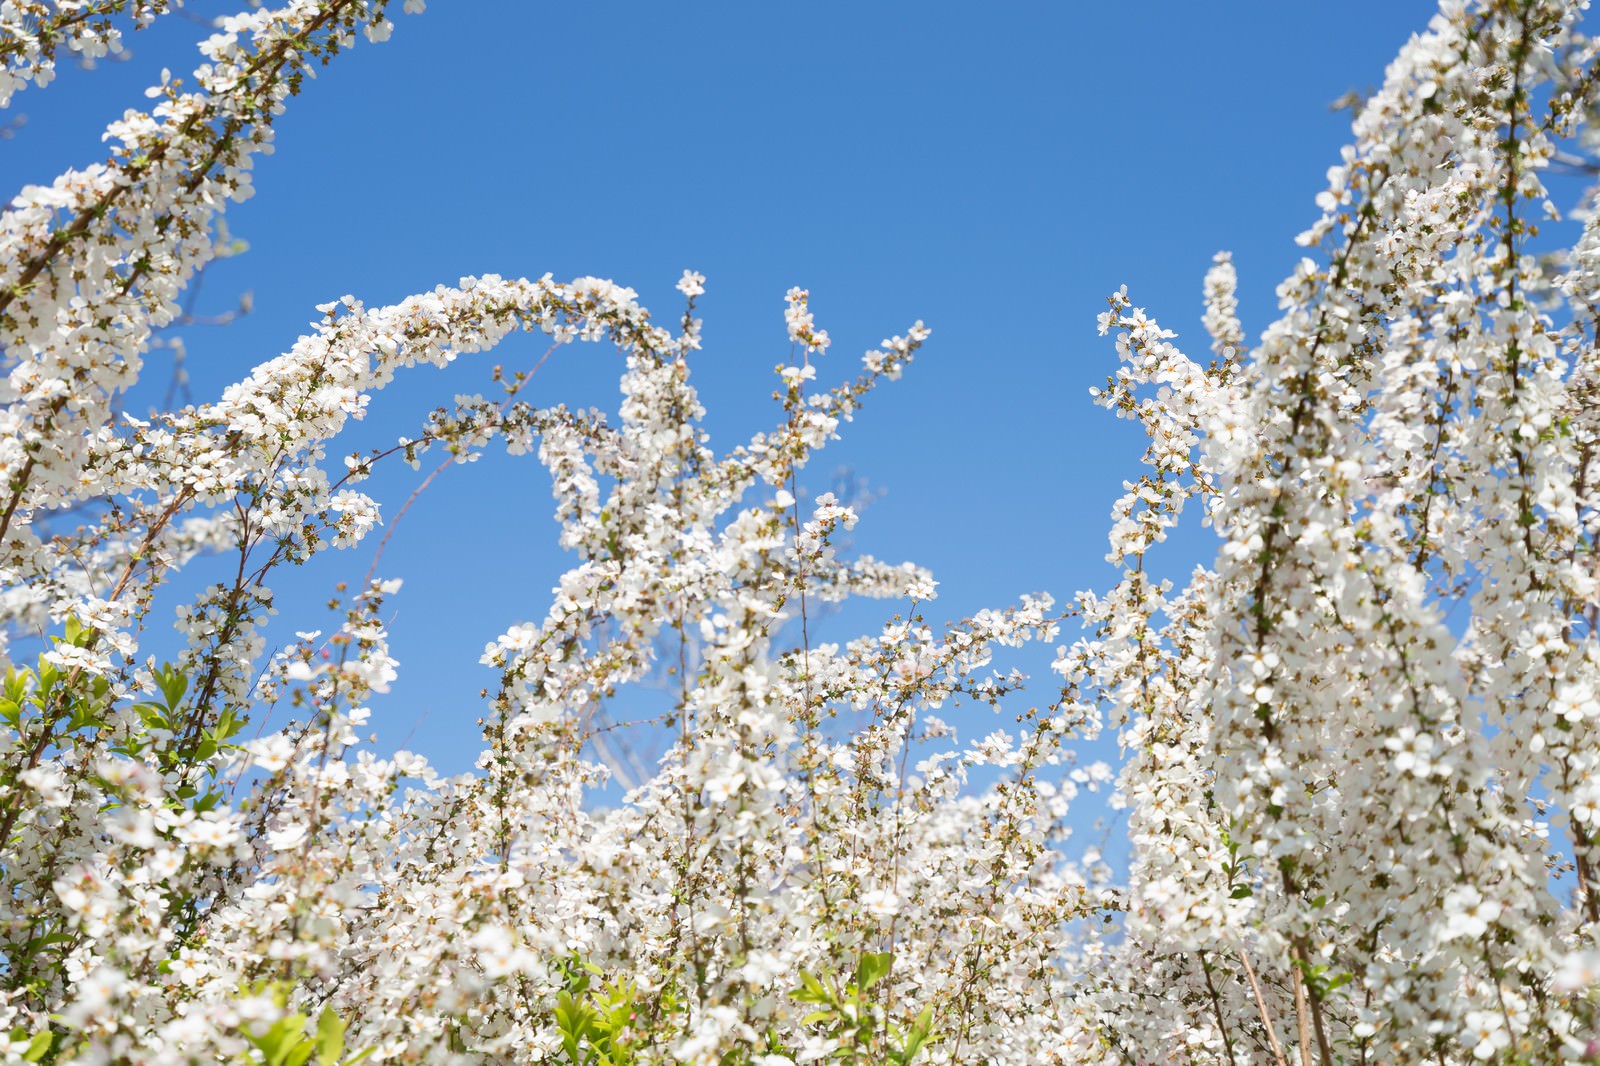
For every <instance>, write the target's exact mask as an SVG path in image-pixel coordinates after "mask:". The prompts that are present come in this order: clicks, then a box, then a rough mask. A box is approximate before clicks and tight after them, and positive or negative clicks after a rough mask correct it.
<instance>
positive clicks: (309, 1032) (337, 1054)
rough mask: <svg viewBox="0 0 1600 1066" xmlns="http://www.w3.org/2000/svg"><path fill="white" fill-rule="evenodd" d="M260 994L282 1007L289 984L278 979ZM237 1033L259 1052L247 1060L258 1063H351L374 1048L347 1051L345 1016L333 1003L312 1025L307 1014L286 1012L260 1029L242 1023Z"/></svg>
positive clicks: (302, 1065) (299, 1065) (325, 1065)
mask: <svg viewBox="0 0 1600 1066" xmlns="http://www.w3.org/2000/svg"><path fill="white" fill-rule="evenodd" d="M259 994H266V995H269V996H271V998H272V999H273V1001H274V1002H276V1003H277V1004H278V1006H280V1007H284V1006H286V1005H287V1004H288V1000H289V986H288V985H287V984H286V983H283V982H279V983H277V984H273V985H269V986H266V987H265V988H264V989H260V990H259ZM240 1035H241V1036H243V1037H244V1038H245V1039H246V1040H247V1041H249V1042H250V1046H251V1047H252V1048H253V1049H254V1051H255V1052H256V1053H257V1055H259V1057H256V1055H252V1056H251V1058H250V1059H248V1060H247V1061H248V1062H250V1063H252V1064H260V1066H307V1063H314V1064H315V1066H354V1064H355V1063H358V1062H360V1061H361V1060H362V1059H365V1058H366V1057H367V1056H368V1055H371V1054H372V1053H373V1051H375V1050H376V1049H375V1048H367V1049H366V1050H365V1051H361V1052H356V1053H354V1054H348V1055H347V1054H346V1048H345V1023H344V1019H342V1018H340V1017H339V1015H338V1014H337V1013H335V1012H334V1010H333V1008H332V1007H324V1008H323V1009H322V1013H321V1014H320V1015H318V1016H317V1020H316V1023H315V1024H314V1025H313V1024H312V1021H311V1019H310V1018H309V1017H308V1016H307V1015H304V1014H299V1013H288V1014H284V1015H283V1016H282V1017H281V1018H279V1019H278V1020H277V1021H276V1022H274V1023H273V1024H272V1025H270V1026H268V1027H267V1028H266V1029H265V1030H263V1031H261V1032H256V1031H254V1030H252V1029H251V1028H250V1027H249V1026H245V1027H244V1028H242V1029H241V1030H240Z"/></svg>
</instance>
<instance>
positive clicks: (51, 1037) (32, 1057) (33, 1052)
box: [22, 1029, 56, 1062]
mask: <svg viewBox="0 0 1600 1066" xmlns="http://www.w3.org/2000/svg"><path fill="white" fill-rule="evenodd" d="M55 1039H56V1034H54V1033H52V1032H51V1031H50V1030H48V1029H46V1030H44V1031H43V1032H39V1033H34V1034H33V1039H32V1040H30V1041H28V1050H27V1051H24V1052H23V1053H22V1061H24V1062H38V1061H40V1060H41V1059H43V1058H44V1057H45V1055H47V1054H49V1052H50V1045H51V1044H53V1043H55Z"/></svg>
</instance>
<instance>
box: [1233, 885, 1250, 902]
mask: <svg viewBox="0 0 1600 1066" xmlns="http://www.w3.org/2000/svg"><path fill="white" fill-rule="evenodd" d="M1253 895H1255V893H1254V892H1253V891H1251V889H1250V886H1249V885H1234V886H1233V891H1232V892H1229V893H1228V898H1229V899H1249V898H1250V897H1251V896H1253Z"/></svg>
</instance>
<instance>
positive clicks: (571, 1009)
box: [555, 954, 638, 1066]
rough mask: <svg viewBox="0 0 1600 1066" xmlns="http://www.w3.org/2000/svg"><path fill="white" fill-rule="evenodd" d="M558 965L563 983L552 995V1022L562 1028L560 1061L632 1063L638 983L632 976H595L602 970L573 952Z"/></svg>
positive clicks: (589, 1065)
mask: <svg viewBox="0 0 1600 1066" xmlns="http://www.w3.org/2000/svg"><path fill="white" fill-rule="evenodd" d="M558 969H559V970H560V972H561V973H562V974H563V976H564V977H565V982H564V983H565V987H564V988H563V989H562V990H561V992H560V994H559V995H557V997H556V1011H555V1018H556V1028H557V1030H558V1031H559V1032H560V1033H561V1053H562V1055H563V1058H562V1060H561V1061H563V1062H565V1063H567V1064H568V1066H632V1064H633V1063H635V1062H637V1061H638V1057H637V1052H638V1046H637V1044H636V1043H635V1041H634V1040H633V1039H632V1037H633V1032H632V1023H633V1017H634V1007H635V999H636V998H637V995H638V989H637V987H636V986H635V985H634V983H633V982H632V981H606V982H603V983H602V984H600V985H599V986H598V987H595V986H594V983H593V978H597V977H598V978H604V977H605V972H604V971H603V970H601V969H600V968H599V967H598V966H595V965H594V964H593V963H589V962H585V961H584V960H583V959H582V958H581V957H579V956H578V955H576V954H574V955H573V956H571V957H570V958H568V959H564V960H562V962H561V964H560V965H559V966H558Z"/></svg>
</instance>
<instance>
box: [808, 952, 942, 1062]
mask: <svg viewBox="0 0 1600 1066" xmlns="http://www.w3.org/2000/svg"><path fill="white" fill-rule="evenodd" d="M893 967H894V955H893V954H892V953H891V952H887V951H881V952H867V953H865V954H863V955H862V956H861V959H860V961H858V962H857V963H856V972H855V975H854V977H853V978H852V979H851V981H850V982H849V983H848V984H846V985H845V986H844V988H843V989H839V988H838V987H837V986H836V985H833V984H831V983H824V982H823V981H821V980H819V979H818V978H817V977H816V976H814V975H813V974H809V973H806V972H804V971H801V973H800V987H799V988H797V989H794V990H793V991H792V992H790V993H789V994H790V996H791V997H793V998H794V999H795V1000H797V1001H799V1002H801V1003H814V1004H816V1005H817V1009H816V1010H814V1011H812V1012H811V1013H810V1014H808V1015H806V1017H805V1023H806V1024H807V1025H821V1026H822V1027H823V1031H824V1032H825V1033H826V1034H827V1035H828V1036H829V1037H831V1038H833V1039H834V1040H835V1041H837V1042H838V1045H839V1046H838V1049H837V1050H836V1051H835V1052H834V1058H835V1059H837V1060H838V1061H840V1062H847V1063H850V1064H851V1066H856V1064H857V1063H879V1062H883V1063H888V1064H890V1066H910V1064H911V1062H912V1061H913V1060H914V1059H915V1058H916V1056H917V1052H919V1051H921V1050H922V1049H923V1048H924V1047H926V1046H927V1045H928V1044H930V1043H932V1042H933V1041H934V1040H936V1039H937V1038H936V1037H934V1035H933V1008H932V1007H931V1006H930V1007H924V1008H922V1011H921V1012H920V1013H919V1014H918V1015H917V1016H916V1018H915V1019H914V1020H913V1021H912V1023H911V1025H910V1026H909V1027H907V1028H904V1029H902V1028H901V1027H900V1026H898V1025H896V1024H895V1023H893V1022H891V1021H888V1020H886V1018H885V1016H884V1011H883V1008H882V1007H881V1006H879V1005H878V1004H876V1003H873V1002H872V1001H871V999H870V998H869V997H868V992H870V991H871V990H872V987H873V986H874V985H876V984H878V983H879V982H881V981H882V980H883V979H884V978H885V977H887V976H889V971H890V970H891V969H893Z"/></svg>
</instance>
